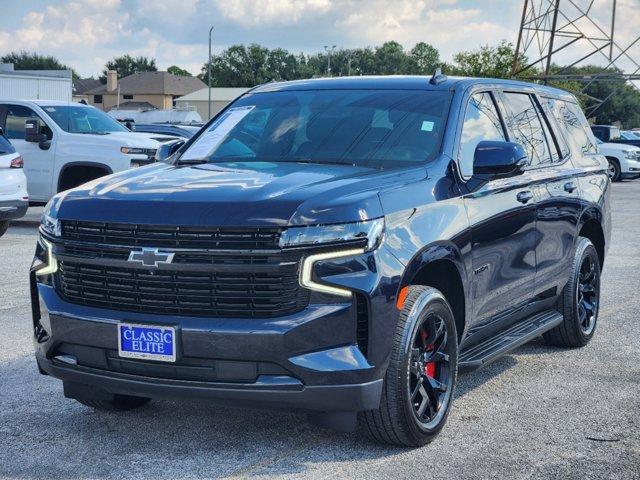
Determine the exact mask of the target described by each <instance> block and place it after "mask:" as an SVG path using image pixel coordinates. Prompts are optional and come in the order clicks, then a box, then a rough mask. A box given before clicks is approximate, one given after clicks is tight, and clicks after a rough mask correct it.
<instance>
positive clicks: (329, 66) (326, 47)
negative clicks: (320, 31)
mask: <svg viewBox="0 0 640 480" xmlns="http://www.w3.org/2000/svg"><path fill="white" fill-rule="evenodd" d="M335 49H336V46H335V45H331V48H329V45H325V46H324V51H325V52H327V77H330V76H331V53H332V52H333V51H334V50H335Z"/></svg>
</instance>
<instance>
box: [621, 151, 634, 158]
mask: <svg viewBox="0 0 640 480" xmlns="http://www.w3.org/2000/svg"><path fill="white" fill-rule="evenodd" d="M636 151H637V150H622V153H624V155H625V157H627V158H633V159H635V158H636V157H637V154H636Z"/></svg>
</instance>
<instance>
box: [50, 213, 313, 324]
mask: <svg viewBox="0 0 640 480" xmlns="http://www.w3.org/2000/svg"><path fill="white" fill-rule="evenodd" d="M279 236H280V230H279V229H277V228H255V229H249V228H246V229H205V228H200V227H155V226H142V225H127V224H114V223H109V224H106V223H94V222H76V221H68V220H62V238H63V239H64V240H65V241H64V242H63V243H58V244H57V245H56V256H57V258H58V264H59V271H58V273H57V274H56V280H55V287H56V289H57V291H58V293H59V294H60V295H61V296H62V297H63V298H64V299H65V300H67V301H69V302H71V303H76V304H81V305H87V306H93V307H98V308H108V309H114V310H123V311H129V312H141V313H154V314H167V315H187V316H202V317H241V318H270V317H275V316H281V315H286V314H290V313H294V312H297V311H300V310H302V309H304V308H305V307H306V306H307V305H308V303H309V291H308V290H307V289H304V288H302V287H300V283H299V280H298V276H299V265H300V259H301V255H302V253H301V252H298V251H283V250H280V249H277V248H274V247H276V246H277V242H278V239H279ZM141 247H152V248H159V250H160V251H161V252H171V253H174V256H173V260H172V261H171V263H167V264H162V265H159V266H157V267H149V266H144V265H143V264H141V263H134V262H129V261H128V258H129V255H130V254H131V252H132V250H140V248H141ZM241 247H243V248H241ZM221 250H223V251H221Z"/></svg>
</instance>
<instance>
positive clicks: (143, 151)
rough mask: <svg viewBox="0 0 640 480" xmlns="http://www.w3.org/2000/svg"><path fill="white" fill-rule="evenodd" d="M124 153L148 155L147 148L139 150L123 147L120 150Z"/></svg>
mask: <svg viewBox="0 0 640 480" xmlns="http://www.w3.org/2000/svg"><path fill="white" fill-rule="evenodd" d="M120 151H121V152H122V153H126V154H127V155H146V154H147V149H146V148H137V147H122V148H120Z"/></svg>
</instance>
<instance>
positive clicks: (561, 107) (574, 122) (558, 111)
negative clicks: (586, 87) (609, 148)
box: [547, 98, 597, 154]
mask: <svg viewBox="0 0 640 480" xmlns="http://www.w3.org/2000/svg"><path fill="white" fill-rule="evenodd" d="M547 105H548V106H549V110H550V111H551V113H552V115H553V116H554V117H555V119H556V121H557V122H558V125H559V126H560V128H561V129H562V130H563V133H564V135H565V140H566V141H567V142H568V143H569V146H570V147H571V150H572V151H574V152H580V153H581V154H589V153H596V152H597V147H596V144H595V142H594V141H593V140H592V138H593V137H592V134H590V131H589V130H590V128H589V124H588V123H587V119H586V118H585V117H584V114H583V113H582V109H581V108H580V106H578V105H577V104H575V103H571V102H566V101H564V100H557V99H555V98H548V99H547Z"/></svg>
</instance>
